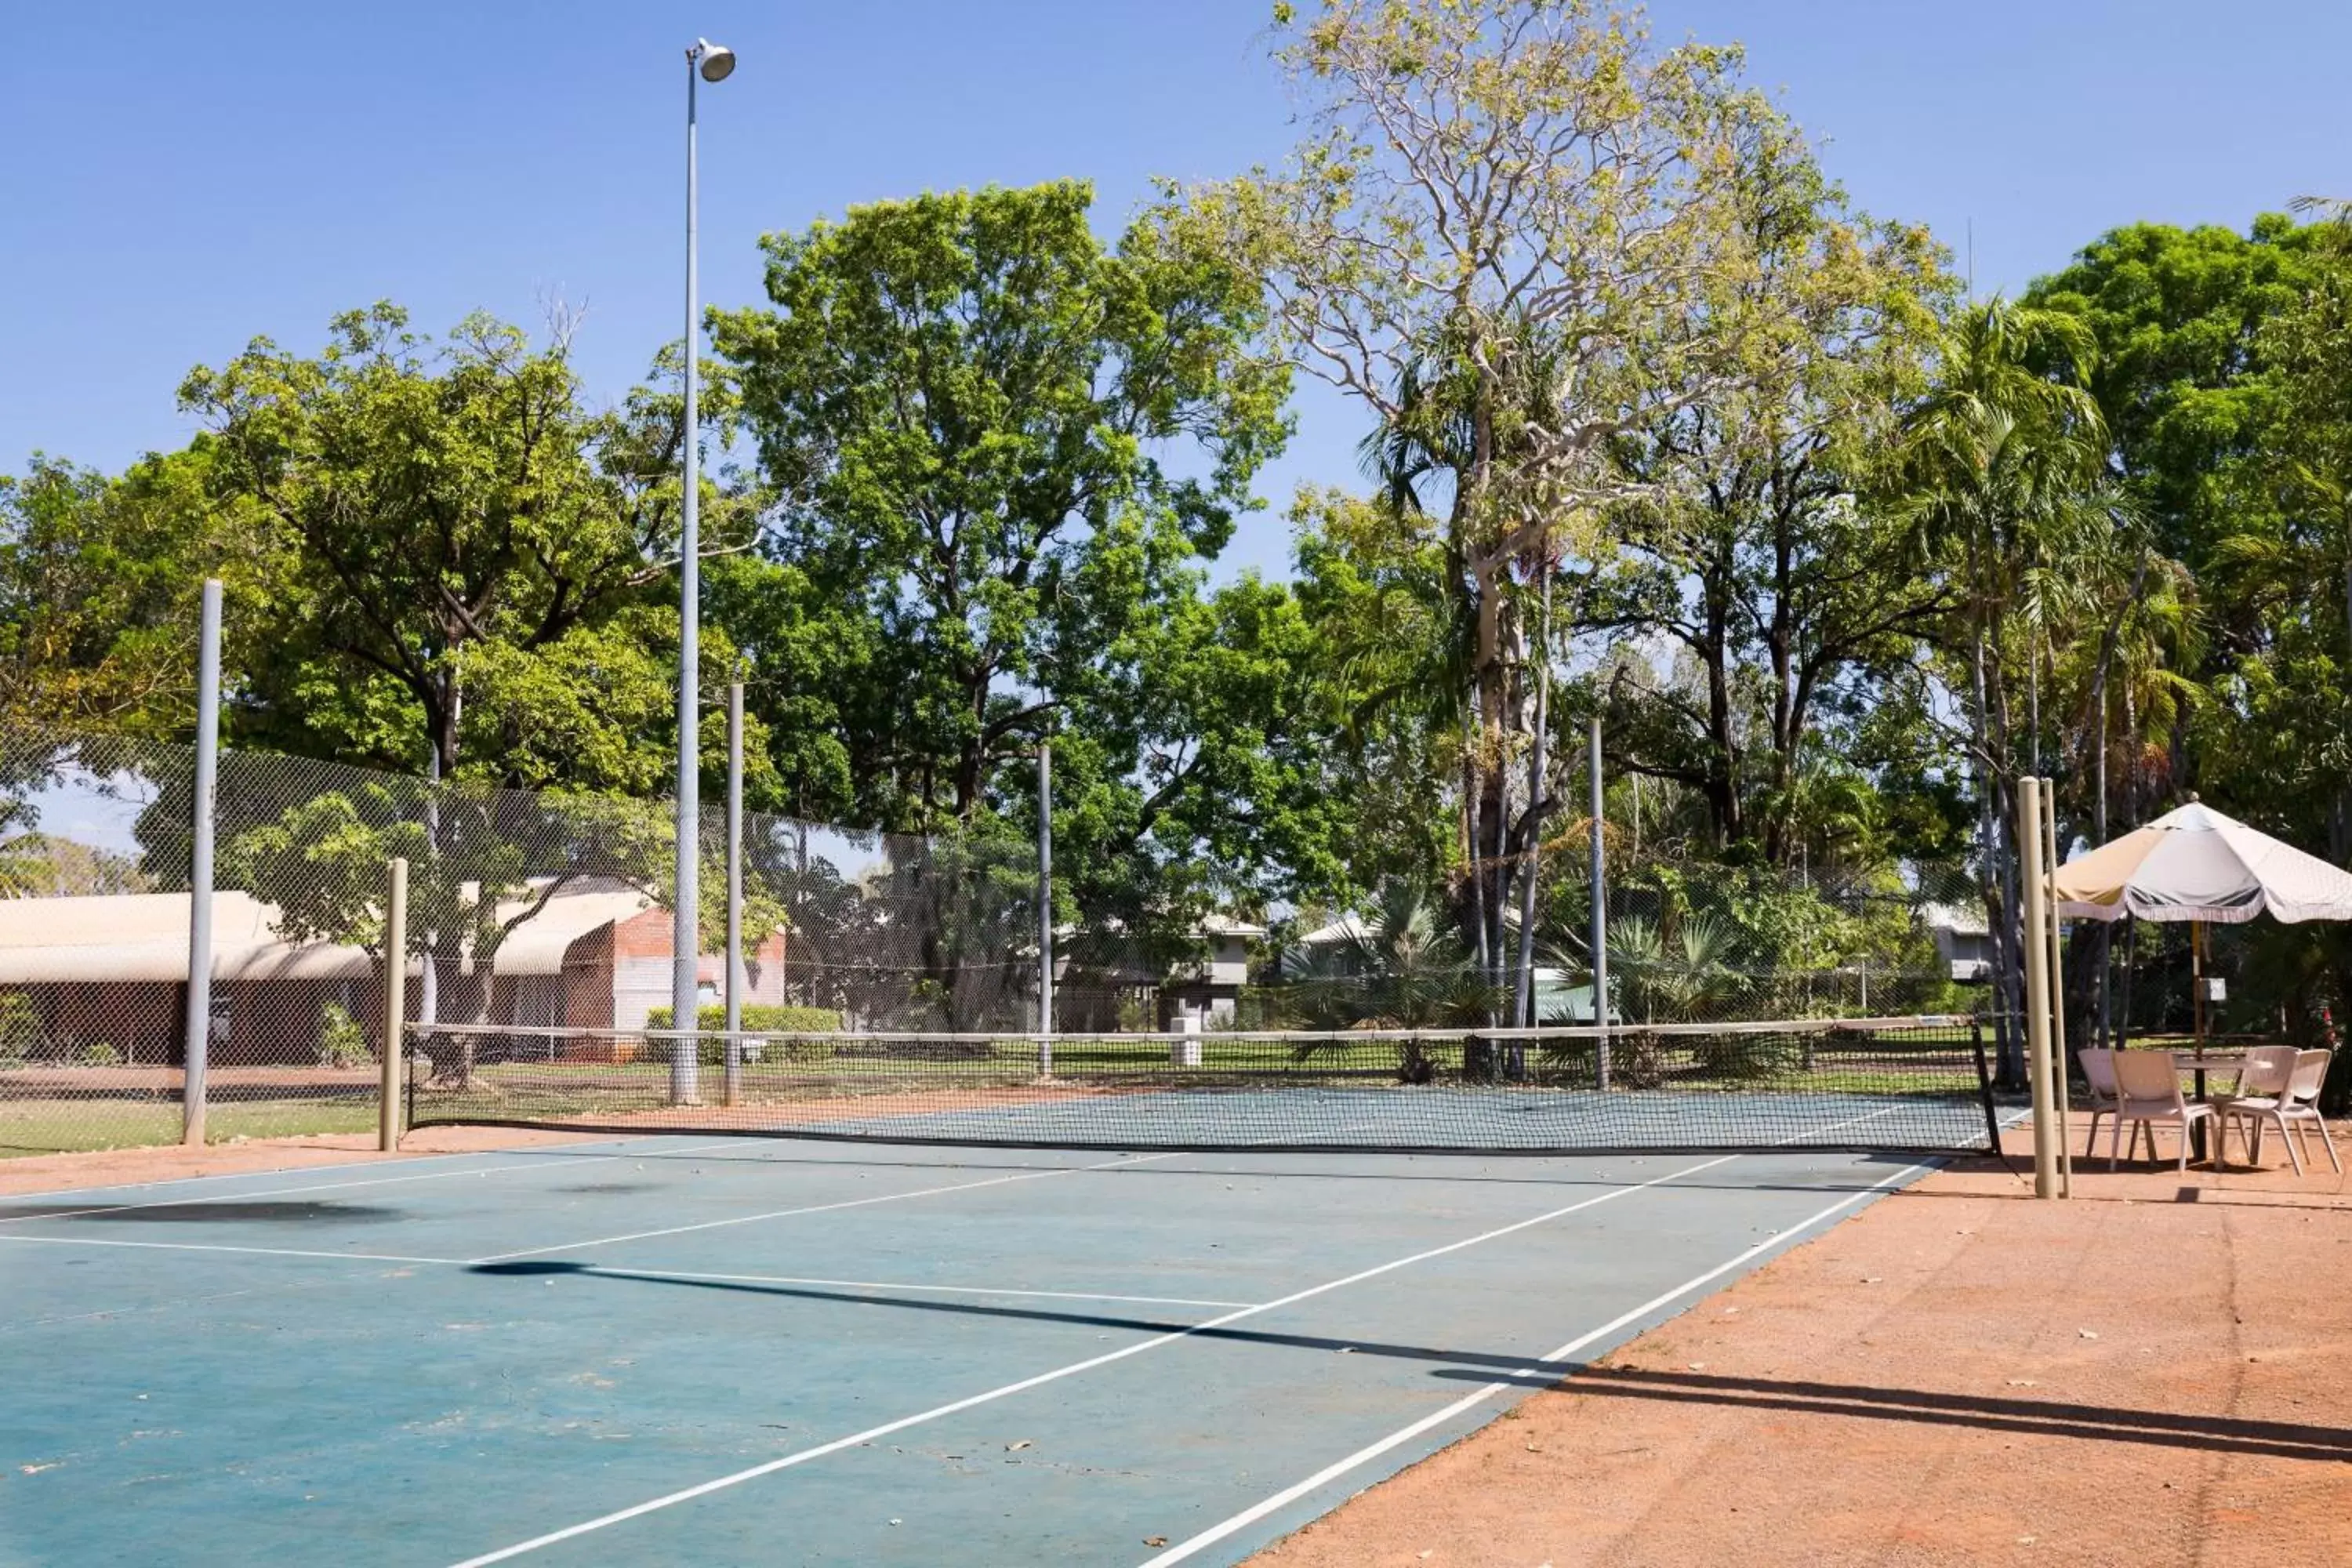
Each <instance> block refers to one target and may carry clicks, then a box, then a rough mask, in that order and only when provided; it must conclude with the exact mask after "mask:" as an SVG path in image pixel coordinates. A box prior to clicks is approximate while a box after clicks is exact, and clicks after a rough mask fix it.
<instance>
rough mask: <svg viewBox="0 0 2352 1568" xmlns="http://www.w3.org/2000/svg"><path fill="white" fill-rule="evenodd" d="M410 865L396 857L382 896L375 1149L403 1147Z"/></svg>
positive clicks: (389, 1150) (387, 1151)
mask: <svg viewBox="0 0 2352 1568" xmlns="http://www.w3.org/2000/svg"><path fill="white" fill-rule="evenodd" d="M407 983H408V862H407V861H406V860H404V859H403V858H400V857H398V856H394V857H393V861H392V865H391V867H390V875H389V877H388V878H387V880H386V885H385V888H384V896H383V1087H382V1091H381V1093H380V1094H379V1096H378V1098H377V1104H376V1147H377V1148H378V1149H380V1150H382V1151H383V1152H385V1153H387V1154H389V1153H391V1152H394V1150H396V1149H398V1148H399V1147H400V1133H401V1127H402V1117H401V1111H402V1104H401V1081H400V1080H401V1078H402V1076H403V1072H404V1066H405V1062H406V1055H407V1053H406V1049H405V1047H406V1046H407V1026H406V1023H405V1022H404V1020H403V1018H402V1017H401V1015H402V1014H403V1013H404V1012H406V1011H407V1010H408V1009H407V997H406V995H405V994H404V993H405V992H406V991H407V988H408V984H407Z"/></svg>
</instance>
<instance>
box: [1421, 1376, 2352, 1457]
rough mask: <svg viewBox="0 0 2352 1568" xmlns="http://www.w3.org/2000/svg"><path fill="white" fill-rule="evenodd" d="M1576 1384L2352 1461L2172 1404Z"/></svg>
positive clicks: (2331, 1439)
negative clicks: (2151, 1406)
mask: <svg viewBox="0 0 2352 1568" xmlns="http://www.w3.org/2000/svg"><path fill="white" fill-rule="evenodd" d="M1435 1375H1436V1376H1439V1377H1446V1378H1456V1379H1460V1380H1463V1381H1465V1382H1470V1381H1475V1382H1481V1383H1500V1382H1510V1383H1517V1384H1526V1385H1528V1386H1530V1387H1538V1388H1549V1387H1552V1386H1553V1385H1554V1384H1558V1383H1559V1378H1558V1377H1553V1376H1543V1375H1537V1376H1512V1377H1507V1378H1505V1377H1495V1376H1492V1375H1490V1374H1488V1373H1481V1372H1466V1371H1454V1370H1446V1371H1441V1372H1439V1373H1436V1374H1435ZM1570 1390H1571V1392H1573V1393H1576V1394H1591V1395H1593V1396H1595V1397H1598V1398H1605V1399H1652V1400H1664V1401H1668V1402H1672V1403H1676V1404H1696V1405H1728V1406H1732V1407H1735V1408H1742V1409H1749V1410H1774V1411H1786V1412H1790V1413H1792V1414H1796V1415H1850V1416H1859V1417H1864V1418H1866V1419H1871V1420H1877V1421H1914V1422H1921V1423H1924V1424H1926V1425H1928V1426H1973V1427H1979V1428H1982V1429H1984V1430H1987V1431H1993V1432H2017V1433H2032V1434H2039V1435H2041V1436H2052V1437H2081V1438H2087V1439H2091V1440H2094V1441H2098V1442H2106V1443H2153V1444H2158V1445H2160V1446H2162V1447H2172V1448H2189V1449H2195V1450H2198V1451H2200V1452H2217V1451H2218V1452H2227V1453H2233V1454H2261V1455H2265V1456H2269V1457H2271V1458H2284V1459H2323V1460H2326V1459H2333V1460H2346V1459H2352V1431H2348V1430H2346V1429H2345V1428H2343V1427H2338V1426H2301V1425H2296V1424H2294V1423H2289V1422H2280V1421H2246V1420H2240V1419H2237V1418H2235V1417H2231V1416H2226V1415H2179V1414H2175V1413H2174V1412H2171V1411H2167V1410H2130V1409H2123V1408H2118V1407H2116V1406H2113V1405H2061V1404H2058V1403H2055V1402H2054V1401H2048V1400H2037V1399H1990V1398H1985V1397H1982V1396H1980V1395H1974V1394H1930V1393H1927V1392H1926V1391H1924V1390H1921V1389H1911V1388H1869V1387H1862V1386H1857V1385H1853V1384H1833V1383H1802V1382H1782V1381H1779V1380H1776V1379H1771V1378H1756V1377H1717V1376H1712V1375H1704V1374H1700V1373H1675V1372H1654V1371H1650V1370H1648V1369H1646V1368H1635V1367H1607V1368H1594V1369H1589V1370H1583V1371H1580V1373H1579V1374H1578V1375H1577V1377H1576V1379H1575V1381H1574V1383H1573V1384H1570Z"/></svg>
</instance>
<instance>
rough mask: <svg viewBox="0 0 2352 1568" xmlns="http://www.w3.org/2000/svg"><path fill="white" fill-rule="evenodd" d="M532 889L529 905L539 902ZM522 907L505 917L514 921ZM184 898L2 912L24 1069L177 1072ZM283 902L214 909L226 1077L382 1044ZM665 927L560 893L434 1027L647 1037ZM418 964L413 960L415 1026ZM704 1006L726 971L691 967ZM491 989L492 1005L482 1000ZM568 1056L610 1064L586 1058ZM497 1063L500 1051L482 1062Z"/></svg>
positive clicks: (375, 978)
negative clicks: (31, 1060) (53, 1065)
mask: <svg viewBox="0 0 2352 1568" xmlns="http://www.w3.org/2000/svg"><path fill="white" fill-rule="evenodd" d="M545 888H546V884H544V883H542V884H540V885H539V886H538V887H537V888H535V889H533V890H532V891H531V892H530V895H529V898H530V900H536V899H537V898H538V897H539V895H540V893H541V892H543V891H544V890H545ZM529 907H530V906H529V903H527V902H525V901H524V900H516V901H514V902H512V903H510V904H508V905H506V906H505V907H503V908H502V909H501V910H499V914H500V916H501V918H504V919H513V918H514V917H515V916H516V915H519V914H523V912H524V911H525V910H527V909H529ZM188 914H189V895H188V894H186V893H184V892H181V893H119V894H108V895H99V896H91V897H80V898H52V899H8V900H0V998H7V997H16V998H20V1000H17V1001H15V1002H13V1003H10V1002H0V1006H5V1007H6V1008H7V1014H6V1018H7V1020H8V1022H7V1027H8V1028H9V1029H10V1030H11V1031H12V1034H13V1035H14V1036H15V1037H17V1040H18V1043H19V1045H20V1046H21V1047H22V1048H23V1051H24V1054H26V1055H30V1056H35V1057H58V1058H80V1057H87V1056H89V1054H91V1053H93V1052H94V1051H96V1050H97V1048H98V1047H104V1051H103V1052H100V1053H99V1054H100V1056H101V1057H103V1056H105V1055H108V1054H110V1055H111V1056H112V1057H113V1058H116V1059H121V1060H123V1061H127V1062H132V1063H139V1062H145V1063H153V1064H165V1063H177V1062H179V1061H180V1060H181V1059H182V1057H183V1047H184V1041H183V1018H184V1009H185V1007H186V1000H185V998H186V994H187V983H188ZM280 922H281V916H280V912H279V910H278V909H277V907H276V906H275V905H272V904H270V903H268V902H266V901H264V900H259V899H257V898H255V897H253V896H252V895H251V894H249V893H244V892H236V891H226V892H218V893H215V895H214V896H213V952H212V999H213V1011H212V1025H211V1030H210V1035H211V1054H212V1058H213V1059H214V1060H215V1061H219V1062H224V1063H251V1064H266V1063H298V1062H299V1063H309V1062H316V1061H319V1060H320V1059H322V1058H324V1057H325V1056H327V1055H328V1054H329V1053H330V1047H346V1048H348V1047H349V1046H352V1045H356V1044H358V1043H360V1042H364V1044H365V1045H366V1047H368V1048H370V1049H373V1048H375V1047H377V1046H378V1044H379V1043H380V1037H381V1035H382V1032H383V1029H382V1019H383V977H382V974H381V973H380V965H379V963H378V961H377V959H376V958H375V957H374V955H373V954H372V953H370V952H368V951H367V950H366V949H364V948H362V947H359V946H356V945H353V944H351V943H345V942H300V941H297V940H294V939H292V938H290V937H289V936H287V935H286V934H284V933H283V932H282V931H280V929H279V927H280ZM671 923H672V922H671V918H670V914H669V911H668V910H665V909H662V908H661V907H659V906H658V905H657V904H656V903H655V902H654V901H653V900H651V899H650V898H648V897H646V894H645V893H643V892H642V891H640V890H638V889H635V888H634V887H630V886H627V885H625V884H621V883H616V882H613V881H607V880H601V879H596V880H591V879H583V880H580V881H577V882H574V883H572V884H569V885H566V886H564V887H562V888H559V889H557V890H556V891H555V892H554V893H553V895H552V896H551V897H549V898H547V900H546V902H545V903H544V904H543V905H542V906H541V907H540V908H539V909H538V910H536V911H534V912H531V913H530V914H528V915H527V916H526V917H525V918H524V919H522V920H521V921H520V923H519V924H517V925H516V926H515V927H514V929H513V931H511V932H509V934H508V936H507V937H506V939H505V941H503V942H500V943H499V946H498V949H497V951H496V952H495V953H494V954H493V955H492V956H491V958H490V960H489V962H488V969H489V973H488V975H487V976H484V975H479V974H477V973H475V971H474V967H473V965H472V963H470V962H469V963H461V964H459V965H457V973H450V974H445V975H444V976H442V984H441V990H442V993H443V996H444V1002H443V1005H442V1007H441V1009H440V1016H441V1018H442V1019H443V1020H444V1021H448V1022H459V1021H478V1022H484V1023H492V1024H508V1025H516V1026H526V1027H545V1026H566V1027H571V1028H577V1029H599V1030H603V1029H619V1030H630V1029H639V1028H643V1027H645V1026H646V1020H647V1017H648V1016H649V1015H650V1014H651V1013H652V1011H653V1010H654V1009H655V1008H656V1007H667V1006H668V1005H669V1000H670V996H669V992H670V970H671V958H670V955H671V942H670V933H671ZM784 955H785V938H784V933H782V931H776V932H772V933H771V934H770V935H769V937H768V938H767V940H766V941H765V942H761V944H760V946H759V948H758V949H757V951H756V952H754V953H753V954H752V955H751V958H750V959H749V960H747V962H746V963H745V965H744V970H745V980H746V982H747V990H746V994H745V1001H746V1002H747V1003H751V1004H756V1003H775V1002H782V1000H783V998H784ZM423 968H424V964H423V962H422V961H421V960H419V959H415V958H412V959H411V960H410V961H409V965H408V971H409V973H410V975H411V976H412V979H411V982H410V986H409V998H410V1001H409V1011H410V1014H411V1016H415V1012H416V1010H417V1005H418V1000H419V987H418V985H417V984H416V980H415V977H417V976H421V974H422V972H423ZM698 970H699V973H700V978H701V983H702V986H703V989H704V993H705V994H706V997H707V999H708V1000H709V1001H712V1002H716V1001H717V1000H719V995H720V994H721V993H720V987H721V986H722V984H723V983H724V979H725V974H726V961H725V959H724V958H723V957H722V956H721V955H719V954H717V953H705V954H703V955H702V956H701V958H700V960H699V963H698ZM485 981H486V982H487V994H484V991H483V989H482V985H483V983H484V982H485ZM559 1044H560V1043H559V1042H553V1041H551V1040H548V1039H545V1038H541V1037H517V1038H516V1039H514V1040H512V1041H509V1042H507V1044H506V1046H505V1047H504V1052H505V1054H512V1053H515V1052H523V1051H528V1052H540V1051H549V1052H552V1051H554V1050H556V1049H557V1048H559ZM561 1044H562V1048H565V1049H578V1050H591V1049H593V1050H599V1051H601V1050H604V1049H605V1048H606V1047H589V1046H587V1045H584V1044H583V1045H582V1046H580V1047H572V1046H570V1045H569V1043H561ZM492 1054H498V1053H492Z"/></svg>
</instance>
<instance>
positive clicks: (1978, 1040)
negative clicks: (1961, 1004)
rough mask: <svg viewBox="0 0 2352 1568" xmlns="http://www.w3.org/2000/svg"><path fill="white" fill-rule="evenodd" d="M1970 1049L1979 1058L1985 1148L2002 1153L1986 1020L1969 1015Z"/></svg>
mask: <svg viewBox="0 0 2352 1568" xmlns="http://www.w3.org/2000/svg"><path fill="white" fill-rule="evenodd" d="M1969 1052H1970V1053H1971V1054H1972V1055H1974V1056H1975V1058H1976V1059H1977V1100H1978V1102H1979V1104H1981V1105H1982V1106H1983V1107H1984V1119H1985V1148H1986V1150H1987V1151H1988V1152H1991V1153H1994V1154H1999V1153H2000V1152H2001V1151H2000V1108H1999V1107H1998V1106H1996V1105H1994V1104H1993V1102H1992V1065H1991V1063H1990V1062H1988V1061H1987V1060H1986V1059H1985V1047H1984V1020H1983V1019H1982V1018H1981V1017H1979V1016H1977V1015H1976V1014H1974V1013H1971V1014H1969Z"/></svg>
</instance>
